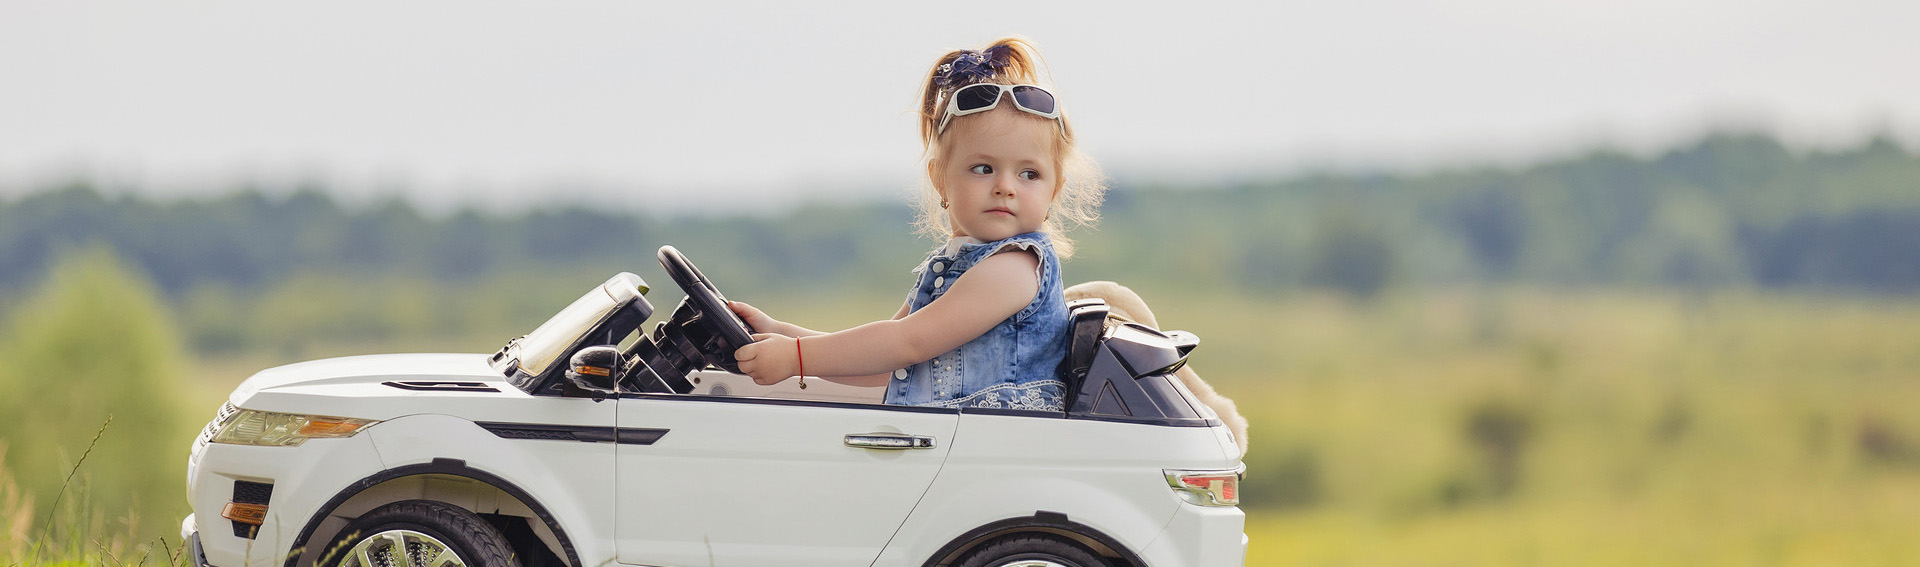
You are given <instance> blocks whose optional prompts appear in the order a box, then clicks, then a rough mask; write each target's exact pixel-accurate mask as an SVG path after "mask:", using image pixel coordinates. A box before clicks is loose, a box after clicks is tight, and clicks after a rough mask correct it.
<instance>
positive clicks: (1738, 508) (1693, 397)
mask: <svg viewBox="0 0 1920 567" xmlns="http://www.w3.org/2000/svg"><path fill="white" fill-rule="evenodd" d="M1143 294H1144V295H1145V296H1146V297H1147V298H1148V299H1149V300H1150V301H1151V302H1153V303H1154V306H1155V307H1156V311H1157V314H1158V315H1159V318H1160V320H1161V322H1162V323H1163V324H1164V325H1165V326H1167V327H1170V328H1181V329H1187V330H1191V331H1193V332H1196V333H1198V334H1199V335H1200V336H1201V337H1202V346H1201V349H1200V350H1199V351H1197V353H1196V356H1197V358H1195V359H1194V362H1193V364H1194V366H1195V367H1196V368H1197V369H1198V370H1199V371H1200V373H1201V375H1202V376H1203V377H1205V378H1207V379H1208V380H1209V381H1211V382H1212V383H1213V384H1214V385H1215V386H1216V387H1217V388H1218V389H1219V390H1220V391H1221V392H1222V393H1224V394H1226V395H1228V396H1231V397H1233V398H1234V399H1235V400H1236V401H1237V402H1238V404H1239V405H1240V407H1241V408H1242V410H1243V412H1244V413H1245V414H1246V415H1247V416H1248V418H1249V419H1250V420H1251V422H1252V427H1253V431H1252V434H1251V435H1250V437H1251V438H1252V446H1253V449H1252V452H1251V453H1250V454H1249V455H1248V457H1247V463H1248V479H1247V484H1246V486H1245V487H1244V488H1243V491H1244V493H1245V495H1246V496H1245V498H1246V506H1245V508H1246V510H1247V512H1248V518H1249V520H1248V527H1247V530H1248V533H1249V535H1250V536H1251V538H1252V548H1251V550H1250V552H1249V561H1248V564H1250V565H1356V566H1357V565H1392V566H1402V565H1475V566H1480V565H1555V566H1568V565H1911V564H1916V563H1920V538H1914V537H1912V534H1914V533H1916V532H1920V412H1915V411H1912V409H1911V408H1915V407H1920V300H1913V299H1899V300H1895V299H1868V298H1857V297H1835V296H1811V295H1782V294H1762V293H1750V292H1721V293H1711V294H1686V293H1680V292H1666V291H1661V292H1623V291H1569V290H1542V289H1531V288H1523V289H1504V290H1498V291H1487V290H1480V291H1459V292H1426V293H1412V292H1402V293H1398V294H1389V295H1386V296H1383V297H1382V298H1381V299H1380V300H1378V301H1376V302H1372V303H1361V302H1354V301H1351V300H1348V299H1344V298H1342V297H1341V296H1338V295H1332V294H1327V295H1317V294H1293V295H1285V296H1280V297H1271V298H1266V297H1252V296H1230V295H1220V294H1203V293H1197V292H1183V291H1181V290H1160V289H1152V290H1143ZM655 295H656V298H655V301H656V302H659V303H664V302H668V301H671V300H672V299H677V298H678V294H677V293H671V292H670V290H662V291H661V292H656V293H655ZM666 296H671V298H667V297H666ZM894 301H895V299H894V298H882V297H863V298H861V299H859V300H844V299H820V298H805V297H787V298H767V299H760V300H758V301H756V303H759V304H761V305H762V306H763V307H766V308H767V309H768V310H769V311H772V312H774V313H775V314H776V315H780V316H782V317H785V318H788V319H790V320H793V321H795V322H798V323H801V324H806V325H810V326H815V327H819V328H836V327H838V326H844V325H850V324H855V323H859V322H862V321H865V320H868V319H870V318H874V317H879V316H884V315H885V314H887V313H889V312H890V311H891V310H892V307H893V306H894ZM557 307H558V306H556V308H557ZM537 322H538V321H528V322H526V323H525V325H526V326H528V327H531V325H533V324H535V323H537ZM522 331H524V329H500V330H487V329H468V330H467V332H463V333H447V334H436V335H433V336H426V337H421V336H407V337H401V338H398V339H393V340H388V341H382V342H378V343H365V344H348V343H329V344H322V345H312V346H309V347H306V348H302V349H300V350H299V351H298V352H232V353H227V354H223V355H219V356H189V357H188V359H187V362H186V363H185V366H186V367H187V370H186V371H185V372H184V374H185V375H184V376H178V377H175V379H177V380H178V382H177V385H178V387H179V389H180V391H181V392H183V393H184V394H183V395H180V396H177V397H178V401H177V402H173V403H177V404H180V405H181V406H183V407H181V408H180V411H179V412H178V414H179V415H181V416H183V417H182V418H181V424H179V425H176V426H174V427H172V428H171V429H169V430H168V431H167V432H165V433H161V432H158V431H138V430H133V429H125V430H114V431H110V433H117V434H123V435H135V436H138V435H152V436H155V437H156V438H154V439H145V440H144V441H149V442H154V443H160V444H163V445H166V446H169V447H184V446H185V445H186V443H187V439H188V436H190V435H191V431H192V430H193V428H194V427H195V426H197V424H198V423H201V422H203V420H204V419H205V418H206V417H208V416H210V415H211V412H212V409H213V407H214V406H215V405H216V404H217V403H218V401H219V399H220V398H221V397H223V396H224V395H225V393H226V392H227V391H228V390H229V389H230V388H231V387H232V386H233V385H234V384H236V383H237V382H238V381H239V380H240V379H243V378H244V377H245V376H246V375H247V374H249V373H251V372H252V371H254V370H257V369H258V368H261V367H264V366H268V365H272V364H278V363H281V362H287V361H291V360H296V359H300V358H309V357H315V356H327V355H334V354H348V353H357V352H382V351H396V350H415V349H424V350H464V351H484V350H490V349H492V348H494V346H495V344H494V343H495V342H497V341H498V340H500V339H503V338H505V337H506V336H507V335H508V334H514V333H518V332H522ZM496 335H497V336H496ZM189 377H190V378H189ZM118 425H119V424H116V427H117V426H118ZM95 427H97V425H96V426H95ZM0 433H4V434H5V436H6V437H7V438H16V437H19V436H20V435H21V432H19V431H7V432H0ZM91 434H92V431H91V430H89V431H86V432H85V434H84V435H80V436H79V437H82V438H84V437H87V436H90V435H91ZM81 441H82V442H84V441H85V440H84V439H81ZM74 452H75V453H77V452H78V448H77V447H76V448H75V449H74ZM180 457H181V458H184V455H180ZM7 462H8V463H9V465H12V464H13V462H12V461H7ZM15 468H18V467H17V466H15ZM82 471H83V472H84V473H85V474H86V475H87V476H88V477H89V478H91V479H93V480H94V481H95V484H96V485H98V484H99V483H100V481H101V480H103V477H108V476H111V475H127V474H143V473H142V472H139V471H129V470H126V469H125V468H123V467H115V466H112V464H111V462H108V463H107V464H101V463H100V462H98V461H89V463H88V465H87V466H86V467H83V469H82ZM156 473H157V474H163V475H166V479H165V480H166V482H168V483H171V484H173V485H174V486H178V485H179V484H180V479H179V478H178V475H179V474H181V472H180V467H178V466H173V467H168V468H166V469H165V470H161V471H145V472H144V474H156ZM12 483H13V481H12V480H10V479H9V478H8V477H5V476H0V505H9V506H14V508H12V509H0V512H5V513H6V514H5V520H0V554H4V557H0V560H4V562H6V563H14V562H24V561H26V559H25V557H24V552H25V551H26V550H27V548H28V546H29V545H30V544H31V541H32V540H33V539H34V538H36V537H38V534H39V528H38V527H35V526H36V525H37V524H38V523H39V522H40V520H39V519H38V518H37V517H36V518H34V519H33V520H31V521H27V522H22V521H20V517H19V512H21V509H20V508H19V506H20V504H19V502H18V500H17V499H16V500H7V498H8V494H13V493H15V492H18V491H17V490H16V491H14V492H8V491H9V486H10V485H11V484H12ZM106 496H110V495H85V496H83V497H82V498H81V500H83V501H84V500H87V499H89V498H91V499H93V500H99V499H101V498H103V497H106ZM45 501H46V500H44V499H42V500H41V501H40V502H43V503H44V502H45ZM141 506H142V507H141V508H140V509H138V510H135V511H134V514H135V515H137V517H138V518H139V519H138V520H137V522H135V523H136V524H137V527H130V526H129V525H128V522H126V521H125V519H126V518H125V517H124V516H125V514H113V513H108V512H106V511H104V510H99V509H95V510H93V511H92V514H91V516H90V517H91V518H93V519H92V520H85V521H83V520H76V519H73V518H75V517H76V516H74V515H73V514H67V515H66V516H58V517H65V518H68V520H67V521H66V522H65V526H66V527H63V528H61V530H60V531H56V532H54V534H53V535H52V537H50V538H48V539H49V540H51V541H53V542H56V543H57V544H58V545H57V546H56V548H57V549H60V550H64V551H63V552H62V553H61V554H59V555H58V556H59V557H62V558H63V560H66V561H82V562H94V563H102V564H135V563H136V561H135V560H136V559H138V558H140V557H141V556H142V554H143V553H147V554H148V555H147V558H146V560H145V563H149V564H158V563H159V562H161V561H163V560H162V559H160V558H161V557H162V556H165V555H167V553H166V552H165V551H164V550H163V549H161V548H160V547H159V546H155V545H154V543H156V542H157V540H155V539H153V538H155V537H163V536H157V535H155V534H165V533H167V531H168V530H169V529H170V528H171V527H172V526H173V525H175V524H174V523H175V522H177V517H178V516H177V515H178V514H180V513H183V512H184V505H179V504H177V503H176V504H175V505H167V504H164V503H151V502H149V503H145V504H142V505H141ZM46 510H47V508H46V506H45V504H41V505H40V506H39V507H38V508H37V509H34V510H33V514H34V515H35V516H45V515H46V514H47V511H46ZM55 523H56V524H58V523H61V522H58V521H56V522H55ZM156 526H157V527H156ZM136 533H137V534H138V535H135V534H136ZM76 534H78V535H79V536H81V538H82V539H81V540H80V542H79V543H77V544H76V543H75V539H74V536H75V535H76ZM143 538H144V539H143ZM176 539H177V538H176ZM95 541H97V542H98V544H97V545H96V544H95V543H94V542H95ZM142 541H144V542H147V543H144V544H143V543H141V542H142ZM168 545H170V546H171V547H172V548H173V549H177V541H176V542H171V543H169V544H168ZM143 546H144V547H143ZM146 547H154V549H153V550H152V551H151V552H148V551H146ZM108 552H111V558H109V555H108ZM8 558H11V559H8ZM48 559H49V557H48V556H46V555H43V556H42V557H41V558H40V561H39V562H42V563H44V562H45V561H46V560H48Z"/></svg>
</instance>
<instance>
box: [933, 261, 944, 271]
mask: <svg viewBox="0 0 1920 567" xmlns="http://www.w3.org/2000/svg"><path fill="white" fill-rule="evenodd" d="M933 271H936V272H944V271H947V263H946V262H934V263H933Z"/></svg>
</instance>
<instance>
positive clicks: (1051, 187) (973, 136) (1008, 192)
mask: <svg viewBox="0 0 1920 567" xmlns="http://www.w3.org/2000/svg"><path fill="white" fill-rule="evenodd" d="M1058 129H1059V126H1058V125H1056V124H1054V122H1053V121H1052V120H1048V119H1045V118H1040V117H1036V116H1032V115H1029V114H1026V113H1024V112H1020V111H1018V110H1015V109H1014V108H1013V105H1012V104H1011V103H1009V102H1008V101H1001V107H1000V108H995V109H993V110H990V111H987V112H982V113H979V114H974V115H969V116H962V117H960V118H957V119H954V121H953V123H952V124H949V125H948V126H947V134H946V141H945V143H944V144H943V146H942V148H943V149H944V150H945V151H944V152H943V154H944V155H942V156H940V158H939V159H937V160H934V161H932V162H929V163H928V164H927V170H928V171H927V175H928V177H930V178H932V179H933V186H934V190H936V191H939V192H940V196H941V197H943V198H945V199H946V200H947V218H948V220H949V221H950V224H951V225H952V226H953V235H954V236H971V237H973V238H978V239H980V240H986V241H993V240H1000V239H1003V238H1007V237H1011V236H1015V235H1019V234H1025V233H1029V232H1033V231H1036V230H1040V225H1041V223H1043V222H1045V221H1046V220H1047V208H1048V207H1049V206H1052V204H1053V196H1054V194H1055V193H1056V192H1058V191H1059V189H1060V171H1059V167H1058V166H1057V165H1056V164H1057V163H1058V160H1057V159H1055V158H1056V156H1055V155H1054V147H1055V140H1054V136H1055V135H1056V133H1057V132H1058Z"/></svg>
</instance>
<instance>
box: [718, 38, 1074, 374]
mask: <svg viewBox="0 0 1920 567" xmlns="http://www.w3.org/2000/svg"><path fill="white" fill-rule="evenodd" d="M1039 62H1040V59H1039V56H1038V53H1037V52H1036V51H1035V50H1034V48H1033V46H1032V44H1030V43H1027V42H1026V41H1023V40H1019V39H1002V40H999V41H996V42H994V43H993V44H992V45H989V46H988V47H987V48H986V49H983V50H979V51H973V50H960V51H954V52H951V53H948V54H946V55H945V56H943V57H941V58H940V60H939V62H938V63H937V64H936V65H934V67H933V69H932V71H931V72H930V73H928V75H927V81H926V86H925V89H924V91H923V95H922V96H921V103H920V137H921V142H922V144H923V146H924V148H925V152H926V154H925V155H926V166H927V182H928V183H927V185H928V189H929V191H927V192H926V193H925V194H924V196H923V199H922V204H921V207H920V209H921V218H920V222H919V224H920V226H921V227H922V229H923V231H924V232H926V233H928V234H930V235H932V236H934V237H936V238H945V239H947V242H946V243H944V244H941V245H939V246H936V247H934V249H933V252H932V253H930V254H928V255H927V259H926V261H925V262H923V263H921V265H920V266H919V267H918V268H915V269H914V273H915V274H917V278H916V282H915V284H914V287H913V292H912V293H911V294H910V295H908V296H907V301H906V304H905V305H902V306H900V311H899V312H898V313H895V314H894V316H893V318H892V319H888V320H884V321H876V322H873V323H868V324H865V325H861V326H858V327H854V328H852V329H847V330H844V331H840V332H837V333H821V332H818V331H812V330H808V329H805V328H801V327H798V326H795V325H791V324H788V323H784V322H781V321H778V320H775V319H773V318H772V317H769V316H768V315H767V314H766V313H763V312H761V311H760V310H758V309H755V308H753V307H752V306H749V305H747V304H744V303H738V302H735V303H734V304H733V306H732V308H733V310H734V312H735V313H738V314H739V315H740V317H741V318H742V319H745V320H746V321H747V324H748V325H751V326H753V328H754V329H756V330H758V331H760V333H759V334H755V335H754V336H753V338H754V340H755V341H756V342H754V343H753V344H749V345H747V346H744V347H741V348H740V349H739V350H738V351H736V352H735V353H734V354H735V356H736V357H737V358H738V359H739V362H740V370H741V371H742V372H745V373H747V374H748V375H750V376H752V377H753V379H754V381H755V382H757V383H760V384H772V383H776V382H779V381H781V380H785V379H787V378H788V377H792V376H821V377H825V378H827V379H829V380H833V381H836V382H841V383H845V384H851V385H857V386H878V385H882V384H885V385H886V386H887V389H886V403H889V404H905V405H918V406H938V407H989V408H1010V409H1035V410H1049V411H1060V410H1062V409H1063V408H1062V406H1063V404H1064V400H1065V397H1066V392H1065V389H1066V385H1065V384H1064V383H1062V382H1061V381H1060V378H1059V376H1058V372H1057V367H1058V366H1059V364H1060V361H1061V360H1062V359H1063V358H1065V357H1066V350H1067V323H1068V321H1067V309H1066V302H1065V300H1064V299H1062V297H1061V288H1062V285H1061V282H1060V259H1061V258H1065V257H1068V256H1069V255H1071V254H1072V252H1073V247H1072V241H1071V240H1068V239H1067V238H1066V236H1065V234H1063V233H1064V228H1065V227H1066V226H1067V225H1072V224H1090V223H1092V222H1093V221H1094V220H1095V219H1096V218H1097V211H1096V209H1097V208H1098V206H1099V202H1100V198H1101V193H1102V192H1103V191H1104V190H1105V187H1104V186H1103V184H1102V180H1101V178H1100V175H1099V172H1098V170H1097V169H1096V168H1095V167H1094V166H1093V164H1092V162H1091V161H1090V160H1087V159H1085V158H1084V157H1082V156H1081V155H1080V154H1079V153H1078V152H1076V151H1075V149H1074V139H1073V128H1071V127H1070V126H1069V125H1068V124H1067V118H1066V116H1065V115H1063V114H1061V112H1060V104H1059V101H1058V99H1057V98H1055V97H1054V95H1053V93H1052V92H1051V91H1049V90H1047V89H1046V88H1043V87H1040V86H1036V85H1035V83H1038V82H1039V76H1038V74H1039V73H1038V67H1039V66H1038V63H1039Z"/></svg>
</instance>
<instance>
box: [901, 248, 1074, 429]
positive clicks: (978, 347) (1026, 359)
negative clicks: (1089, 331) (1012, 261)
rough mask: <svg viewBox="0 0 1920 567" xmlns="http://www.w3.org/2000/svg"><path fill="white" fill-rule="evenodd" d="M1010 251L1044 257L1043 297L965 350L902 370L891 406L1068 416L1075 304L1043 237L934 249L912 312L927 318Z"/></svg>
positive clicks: (924, 266) (910, 305)
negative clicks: (975, 271) (960, 284)
mask: <svg viewBox="0 0 1920 567" xmlns="http://www.w3.org/2000/svg"><path fill="white" fill-rule="evenodd" d="M1007 248H1019V249H1025V250H1031V251H1033V252H1034V254H1036V255H1038V256H1039V257H1040V274H1039V275H1040V291H1039V293H1037V294H1035V296H1034V298H1033V301H1032V302H1030V303H1028V304H1027V306H1026V307H1025V308H1022V309H1021V310H1020V311H1019V312H1017V313H1014V314H1013V316H1012V317H1008V318H1007V319H1006V320H1004V321H1001V322H1000V324H998V325H995V326H994V327H993V329H991V330H988V331H987V332H986V334H983V335H980V336H979V337H978V338H975V339H973V340H971V341H968V342H967V343H966V344H963V345H960V348H956V349H953V350H951V351H948V352H947V353H946V354H942V355H940V356H937V357H934V359H933V360H929V361H925V362H921V363H919V364H915V365H913V366H909V367H907V368H904V369H901V370H896V371H894V373H893V380H892V381H891V382H890V383H889V384H888V386H887V397H886V403H889V404H896V405H913V406H932V407H950V408H957V407H978V408H1002V409H1027V410H1046V411H1063V410H1064V409H1065V408H1064V405H1065V403H1066V387H1067V386H1066V383H1065V382H1062V381H1061V380H1060V377H1059V374H1058V371H1059V365H1060V361H1061V360H1063V359H1065V358H1066V356H1067V331H1068V329H1067V327H1068V321H1067V303H1066V299H1065V297H1064V296H1063V295H1062V286H1061V284H1060V260H1059V259H1058V258H1056V257H1055V256H1054V254H1053V242H1052V241H1051V240H1048V239H1047V236H1046V235H1045V234H1042V233H1038V232H1029V233H1026V234H1022V235H1018V236H1014V237H1012V238H1008V239H1005V240H996V241H993V242H980V241H978V240H976V239H972V238H956V239H954V240H953V241H951V242H948V243H947V244H946V245H944V246H940V247H936V248H934V250H933V252H932V253H930V254H928V255H927V261H926V262H924V263H922V264H921V265H920V267H918V268H915V269H914V270H913V271H914V273H915V274H918V275H919V277H918V278H917V283H916V284H915V285H914V287H913V295H912V297H911V299H910V300H909V301H908V304H907V306H908V310H909V312H912V311H919V310H920V308H922V307H926V306H927V304H929V303H933V301H934V300H936V299H939V298H940V296H941V295H942V294H945V293H946V291H947V289H948V288H950V287H952V286H953V282H954V280H957V279H960V274H963V273H966V271H967V269H968V268H971V267H973V266H974V264H977V263H979V262H980V261H981V260H985V259H986V258H987V257H988V256H992V255H993V254H994V253H996V252H1000V251H1002V250H1004V249H1007Z"/></svg>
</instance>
